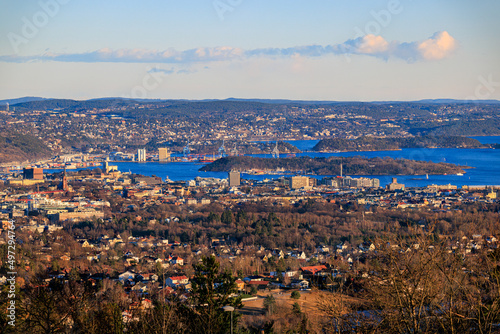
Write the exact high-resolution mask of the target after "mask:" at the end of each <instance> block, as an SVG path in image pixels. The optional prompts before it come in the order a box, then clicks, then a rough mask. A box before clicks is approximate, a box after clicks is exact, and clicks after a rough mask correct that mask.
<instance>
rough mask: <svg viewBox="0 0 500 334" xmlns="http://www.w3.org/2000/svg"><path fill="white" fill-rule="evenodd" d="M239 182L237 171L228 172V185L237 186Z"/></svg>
mask: <svg viewBox="0 0 500 334" xmlns="http://www.w3.org/2000/svg"><path fill="white" fill-rule="evenodd" d="M240 183H241V179H240V173H239V172H229V186H230V187H238V186H239V185H240Z"/></svg>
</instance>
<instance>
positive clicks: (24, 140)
mask: <svg viewBox="0 0 500 334" xmlns="http://www.w3.org/2000/svg"><path fill="white" fill-rule="evenodd" d="M51 154H52V151H51V150H50V148H48V147H47V145H45V144H44V143H43V142H42V141H41V140H40V139H38V138H36V137H33V136H30V135H21V134H14V133H7V134H6V133H2V134H0V163H5V162H13V161H20V162H21V161H26V160H34V159H43V158H48V157H50V155H51Z"/></svg>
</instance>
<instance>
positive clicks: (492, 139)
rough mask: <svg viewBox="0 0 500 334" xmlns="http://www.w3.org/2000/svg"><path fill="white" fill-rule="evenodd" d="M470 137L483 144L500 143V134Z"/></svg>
mask: <svg viewBox="0 0 500 334" xmlns="http://www.w3.org/2000/svg"><path fill="white" fill-rule="evenodd" d="M470 138H474V139H477V140H478V141H479V142H480V143H481V144H500V136H477V137H470Z"/></svg>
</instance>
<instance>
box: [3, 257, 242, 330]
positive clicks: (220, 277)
mask: <svg viewBox="0 0 500 334" xmlns="http://www.w3.org/2000/svg"><path fill="white" fill-rule="evenodd" d="M193 268H194V276H193V277H192V278H191V284H192V289H191V291H190V292H189V293H187V291H183V290H182V291H177V292H178V294H171V293H165V291H164V290H162V289H161V288H159V286H158V284H157V285H156V286H154V287H151V290H148V299H144V298H142V296H141V294H139V293H134V292H130V293H129V294H126V293H125V287H124V286H122V284H121V283H118V282H117V281H114V280H110V279H99V278H98V279H89V275H88V274H86V275H83V277H82V276H80V274H79V272H78V271H77V270H72V271H71V273H70V274H69V275H67V276H66V277H64V278H53V279H50V278H49V277H43V276H40V277H37V278H36V280H34V281H31V282H28V283H26V284H22V286H20V285H21V284H19V285H18V288H20V289H18V290H16V293H15V307H14V308H13V309H14V312H10V311H9V313H7V312H6V311H7V307H8V306H10V305H11V302H10V301H11V300H13V299H10V298H7V295H8V292H7V289H2V291H0V306H1V307H2V309H3V311H2V312H0V331H1V332H2V333H89V334H91V333H95V334H97V333H99V334H103V333H104V334H106V333H110V334H111V333H113V334H114V333H116V334H118V333H124V332H127V333H207V334H217V333H227V332H229V330H230V328H231V320H232V321H233V326H234V327H236V328H237V323H238V320H239V314H238V313H237V312H235V314H234V315H233V316H231V315H230V314H229V312H225V311H224V310H223V309H222V307H223V306H232V307H234V308H235V309H238V308H241V307H242V304H241V297H238V296H236V293H237V288H236V283H235V281H236V277H235V276H233V275H231V274H230V273H229V272H227V271H223V270H222V269H221V268H220V264H219V262H218V261H217V260H216V259H215V257H213V256H212V257H204V258H203V259H201V261H200V263H197V264H194V265H193ZM46 282H49V283H46ZM160 283H161V284H164V280H163V277H161V281H160ZM9 293H11V294H12V292H9ZM181 295H182V297H184V298H181Z"/></svg>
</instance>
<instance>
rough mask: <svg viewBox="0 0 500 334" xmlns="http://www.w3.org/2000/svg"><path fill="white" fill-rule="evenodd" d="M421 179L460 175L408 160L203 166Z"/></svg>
mask: <svg viewBox="0 0 500 334" xmlns="http://www.w3.org/2000/svg"><path fill="white" fill-rule="evenodd" d="M341 164H342V167H343V174H344V175H424V174H456V173H464V171H463V169H462V168H465V167H461V166H457V165H453V164H449V163H434V162H427V161H416V160H408V159H392V158H364V157H359V156H358V157H329V158H311V157H294V158H279V159H266V158H255V157H226V158H221V159H218V160H216V161H214V162H213V163H211V164H209V165H206V166H203V167H202V168H201V169H200V170H201V171H207V172H229V171H242V172H243V171H249V170H252V169H256V170H267V171H276V170H285V171H290V172H297V173H308V174H316V175H340V165H341Z"/></svg>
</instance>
